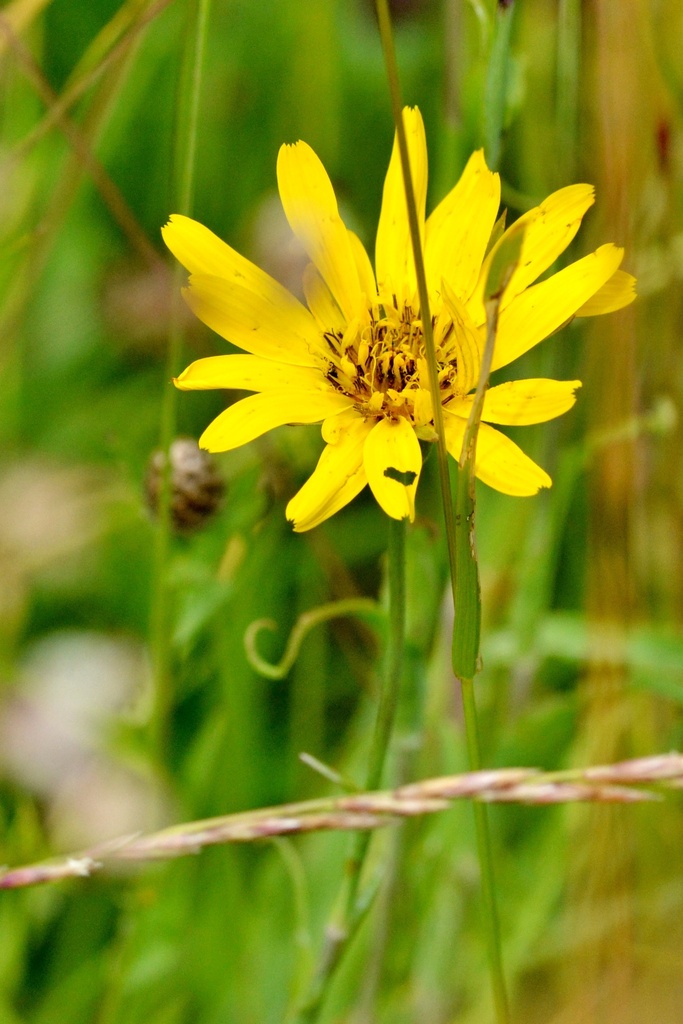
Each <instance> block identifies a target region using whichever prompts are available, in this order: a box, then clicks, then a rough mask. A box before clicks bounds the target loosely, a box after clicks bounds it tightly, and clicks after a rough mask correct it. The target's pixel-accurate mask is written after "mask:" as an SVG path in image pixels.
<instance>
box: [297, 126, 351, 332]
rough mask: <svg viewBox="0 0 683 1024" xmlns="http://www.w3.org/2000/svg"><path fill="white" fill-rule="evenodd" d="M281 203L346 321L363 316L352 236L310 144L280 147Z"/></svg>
mask: <svg viewBox="0 0 683 1024" xmlns="http://www.w3.org/2000/svg"><path fill="white" fill-rule="evenodd" d="M277 180H278V188H279V190H280V199H281V200H282V206H283V208H284V211H285V216H286V217H287V220H288V221H289V225H290V227H291V229H292V231H293V232H294V234H295V235H296V236H297V238H298V239H299V241H300V242H301V244H302V245H303V247H304V249H305V250H306V252H307V253H308V255H309V257H310V259H311V260H312V262H313V263H314V264H315V266H316V267H317V268H318V270H319V271H320V274H321V275H322V278H323V280H324V281H325V283H326V284H327V286H328V288H329V289H330V291H331V292H332V294H333V295H334V297H335V299H336V301H337V303H338V304H339V308H340V309H341V310H342V312H343V314H344V316H345V317H346V319H347V320H351V319H353V317H354V316H357V315H358V311H359V306H360V301H361V290H360V285H359V283H358V272H357V270H356V263H355V260H354V258H353V252H352V250H351V242H350V241H349V236H348V232H347V230H346V227H345V226H344V222H343V221H342V219H341V217H340V216H339V210H338V207H337V200H336V197H335V194H334V189H333V188H332V182H331V181H330V179H329V178H328V176H327V171H326V170H325V168H324V167H323V165H322V163H321V162H320V160H319V159H318V157H317V156H316V154H315V153H314V152H313V150H312V149H311V147H310V146H309V145H307V144H306V143H305V142H297V143H296V144H295V145H293V146H281V147H280V152H279V154H278V158H277Z"/></svg>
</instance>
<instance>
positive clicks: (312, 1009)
mask: <svg viewBox="0 0 683 1024" xmlns="http://www.w3.org/2000/svg"><path fill="white" fill-rule="evenodd" d="M405 536H406V520H405V519H389V543H388V551H387V582H388V589H389V622H388V631H387V643H386V650H385V658H384V670H383V673H382V686H381V689H380V694H379V705H378V708H377V717H376V719H375V730H374V733H373V737H372V743H371V746H370V754H369V757H368V769H367V775H366V780H365V788H366V790H368V791H369V790H375V789H379V787H380V785H381V783H382V775H383V772H384V765H385V762H386V758H387V752H388V750H389V744H390V741H391V735H392V732H393V728H394V722H395V720H396V710H397V708H398V704H399V698H400V693H401V676H402V671H403V654H404V646H405V619H406V584H405V561H406V559H405ZM370 840H371V833H370V832H369V831H364V832H358V833H356V835H355V836H354V839H353V846H352V849H351V853H350V855H349V858H348V860H347V862H346V868H345V878H344V882H343V885H342V888H341V891H340V893H339V898H338V900H337V905H336V909H335V912H334V914H333V915H332V919H331V920H330V922H329V924H328V927H327V932H326V939H325V948H324V949H323V953H322V957H321V960H320V964H319V966H318V970H317V972H316V974H315V977H314V978H313V982H312V985H311V989H310V992H309V994H308V998H307V1000H306V1002H305V1004H304V1006H303V1007H302V1008H301V1010H300V1011H299V1014H298V1016H297V1018H296V1019H297V1024H313V1022H314V1021H316V1020H317V1019H318V1017H319V1014H320V1012H321V1010H322V1008H323V1004H324V1002H325V999H326V998H327V994H328V992H329V989H330V985H331V982H332V980H333V978H334V976H335V973H336V970H337V967H338V966H339V963H340V962H341V959H342V956H343V954H344V952H345V951H346V949H347V948H348V945H349V942H350V940H351V939H352V938H353V936H354V935H355V933H356V931H357V930H358V926H359V925H360V923H361V922H362V920H363V918H364V916H365V913H366V912H367V910H368V909H369V907H370V904H371V897H370V898H368V896H367V894H361V895H360V896H359V891H358V890H359V887H360V880H361V874H362V872H363V865H364V864H365V858H366V856H367V852H368V847H369V845H370Z"/></svg>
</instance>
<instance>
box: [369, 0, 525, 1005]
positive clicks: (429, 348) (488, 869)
mask: <svg viewBox="0 0 683 1024" xmlns="http://www.w3.org/2000/svg"><path fill="white" fill-rule="evenodd" d="M376 9H377V18H378V21H379V31H380V36H381V39H382V49H383V50H384V59H385V64H386V70H387V78H388V81H389V91H390V94H391V105H392V111H393V115H394V122H395V124H396V135H397V139H398V146H399V153H400V157H401V168H402V170H403V183H404V187H405V194H406V206H407V211H408V223H409V226H410V237H411V242H412V248H413V257H414V261H415V275H416V279H417V289H418V295H419V299H420V319H421V321H422V330H423V335H424V341H425V349H426V356H427V365H428V368H429V387H430V391H431V393H432V395H434V396H438V395H439V394H440V389H439V382H438V366H437V360H436V349H435V346H434V335H433V331H432V318H431V312H430V308H429V296H428V292H427V279H426V274H425V268H424V259H423V253H422V240H421V237H420V228H419V222H418V216H417V206H416V203H415V191H414V188H413V182H412V175H411V170H410V159H409V155H408V143H407V139H406V133H405V126H404V123H403V102H402V99H401V89H400V83H399V77H398V65H397V62H396V51H395V47H394V38H393V33H392V28H391V16H390V14H389V6H388V2H387V0H376ZM487 379H488V377H487ZM433 416H434V428H435V431H436V435H437V452H438V465H439V482H440V486H441V497H442V501H443V514H444V522H445V528H446V541H447V546H448V561H449V566H450V576H451V586H452V589H453V598H454V601H455V593H456V578H457V575H456V533H455V517H454V514H453V503H452V498H451V485H450V473H449V469H448V451H447V448H446V437H445V432H444V422H443V410H442V408H441V403H440V402H439V401H438V400H435V401H434V402H433ZM462 695H463V707H464V709H465V731H466V737H467V749H468V756H469V759H470V768H472V769H475V768H478V767H479V766H480V758H479V737H478V732H477V720H476V713H475V703H474V689H473V687H472V682H471V680H466V681H463V686H462ZM472 758H475V760H474V761H473V760H472ZM475 826H476V832H477V851H478V855H479V866H480V871H481V876H482V890H483V895H484V910H485V914H486V929H487V935H488V937H489V967H490V971H491V984H492V989H493V996H494V1002H495V1006H496V1014H497V1019H498V1024H508V1022H509V1019H510V1016H509V1011H508V1003H507V995H506V989H505V978H504V974H503V968H502V954H501V942H500V929H499V926H498V914H497V909H496V900H495V878H494V872H493V858H492V855H491V840H490V832H489V826H488V817H487V815H486V813H485V812H484V813H483V814H479V813H475Z"/></svg>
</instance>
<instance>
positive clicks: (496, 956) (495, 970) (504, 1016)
mask: <svg viewBox="0 0 683 1024" xmlns="http://www.w3.org/2000/svg"><path fill="white" fill-rule="evenodd" d="M460 686H461V689H462V706H463V710H464V713H465V733H466V736H467V756H468V761H469V766H470V770H471V771H477V770H478V769H479V768H481V754H480V751H479V730H478V728H477V709H476V705H475V701H474V684H473V681H472V680H471V679H461V680H460ZM472 809H473V811H474V824H475V829H476V834H477V856H478V859H479V870H480V871H481V892H482V899H483V901H484V928H485V930H486V947H487V952H488V958H489V965H490V970H491V989H492V992H493V1001H494V1003H495V1007H496V1018H497V1020H498V1021H499V1022H500V1024H508V1022H509V1020H510V1008H509V1004H508V996H507V989H506V986H505V972H504V970H503V955H502V951H501V941H500V921H499V918H498V901H497V897H496V875H495V866H494V862H493V849H492V847H491V829H490V827H489V817H488V807H487V806H486V804H484V803H480V802H479V801H478V800H474V801H473V802H472Z"/></svg>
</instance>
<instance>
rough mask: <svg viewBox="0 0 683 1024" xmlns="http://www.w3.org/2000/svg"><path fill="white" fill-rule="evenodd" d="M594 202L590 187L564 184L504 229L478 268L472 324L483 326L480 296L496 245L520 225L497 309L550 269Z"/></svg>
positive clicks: (501, 243) (507, 303) (481, 299)
mask: <svg viewBox="0 0 683 1024" xmlns="http://www.w3.org/2000/svg"><path fill="white" fill-rule="evenodd" d="M594 202H595V189H594V188H593V186H592V185H568V186H567V187H566V188H561V189H559V191H557V192H553V194H552V195H550V196H548V198H547V199H545V200H544V201H543V202H542V203H541V204H540V206H536V207H535V208H534V209H533V210H529V211H528V212H527V213H525V214H523V215H522V216H521V217H520V218H519V219H518V220H517V221H515V223H514V224H513V225H512V226H511V227H510V228H508V230H507V231H506V232H505V234H504V235H503V236H502V238H501V239H500V240H499V241H498V243H497V244H496V245H494V247H493V249H492V250H491V252H490V253H489V255H488V256H487V258H486V261H485V263H484V266H483V267H482V272H481V275H480V278H479V284H478V286H477V289H476V291H475V297H473V301H472V304H471V308H470V313H471V314H472V317H473V319H474V321H475V323H477V324H483V323H484V321H485V319H486V314H485V312H484V303H483V293H484V285H485V283H486V277H487V274H488V269H489V266H490V265H491V260H492V259H493V257H494V256H495V254H496V252H497V251H498V249H499V248H500V246H501V245H503V244H504V243H505V239H506V236H508V235H509V233H510V231H518V230H520V226H521V225H524V229H525V233H524V242H523V244H522V252H521V254H520V260H519V266H518V267H517V269H516V270H515V272H514V274H513V275H512V278H511V279H510V283H509V284H508V286H507V288H506V289H505V295H504V296H503V301H502V303H501V309H504V308H505V307H506V306H509V304H510V303H511V302H512V300H513V299H514V298H515V296H516V295H519V294H520V292H522V291H524V289H525V288H527V287H528V286H529V285H530V284H533V282H534V281H535V280H536V278H537V277H540V275H541V274H542V273H543V271H544V270H547V269H548V267H550V266H552V264H553V263H554V262H555V260H556V259H557V257H558V256H559V255H560V253H562V252H564V250H565V249H566V248H567V246H568V245H569V243H570V242H571V240H572V239H573V238H574V236H575V234H576V232H577V231H578V230H579V226H580V224H581V220H582V218H583V215H584V214H585V212H586V210H588V209H589V207H590V206H592V205H593V203H594Z"/></svg>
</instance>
